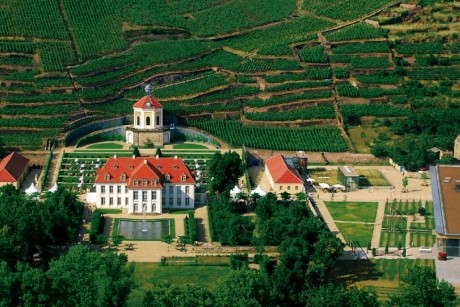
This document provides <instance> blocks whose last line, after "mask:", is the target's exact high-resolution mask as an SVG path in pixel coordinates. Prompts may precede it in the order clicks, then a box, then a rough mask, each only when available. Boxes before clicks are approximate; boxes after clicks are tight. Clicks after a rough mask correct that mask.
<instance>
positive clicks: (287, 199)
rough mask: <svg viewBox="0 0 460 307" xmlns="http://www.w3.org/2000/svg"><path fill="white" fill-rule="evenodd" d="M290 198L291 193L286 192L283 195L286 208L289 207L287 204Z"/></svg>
mask: <svg viewBox="0 0 460 307" xmlns="http://www.w3.org/2000/svg"><path fill="white" fill-rule="evenodd" d="M290 198H291V194H290V193H289V192H287V191H284V192H283V193H281V199H282V200H283V202H284V205H285V206H286V205H287V202H288V201H289V199H290Z"/></svg>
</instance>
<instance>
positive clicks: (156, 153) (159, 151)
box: [155, 147, 163, 158]
mask: <svg viewBox="0 0 460 307" xmlns="http://www.w3.org/2000/svg"><path fill="white" fill-rule="evenodd" d="M155 156H158V157H160V158H161V157H163V153H162V152H161V149H160V147H158V148H157V151H156V152H155Z"/></svg>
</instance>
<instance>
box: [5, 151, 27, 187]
mask: <svg viewBox="0 0 460 307" xmlns="http://www.w3.org/2000/svg"><path fill="white" fill-rule="evenodd" d="M28 164H29V159H27V158H26V157H24V156H22V155H20V154H18V153H17V152H12V153H10V154H9V155H8V156H6V157H5V158H4V159H3V160H1V161H0V182H17V181H19V179H20V178H21V176H22V174H23V173H24V171H25V169H26V168H27V165H28Z"/></svg>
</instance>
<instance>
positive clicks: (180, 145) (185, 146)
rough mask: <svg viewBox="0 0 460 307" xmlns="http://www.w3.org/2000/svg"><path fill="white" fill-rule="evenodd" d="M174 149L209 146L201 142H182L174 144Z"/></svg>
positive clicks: (204, 147)
mask: <svg viewBox="0 0 460 307" xmlns="http://www.w3.org/2000/svg"><path fill="white" fill-rule="evenodd" d="M173 148H174V149H208V147H206V146H204V145H200V144H190V143H182V144H175V145H173Z"/></svg>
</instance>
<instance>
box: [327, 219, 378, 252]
mask: <svg viewBox="0 0 460 307" xmlns="http://www.w3.org/2000/svg"><path fill="white" fill-rule="evenodd" d="M335 225H336V226H337V227H338V228H339V230H340V233H341V234H342V236H343V238H344V239H345V240H346V241H347V242H359V244H360V245H361V246H362V247H367V245H368V244H369V243H370V242H371V241H372V233H373V232H374V224H354V223H341V222H336V223H335Z"/></svg>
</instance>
